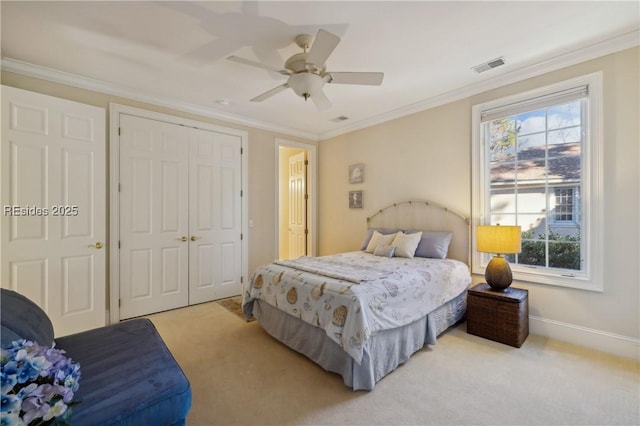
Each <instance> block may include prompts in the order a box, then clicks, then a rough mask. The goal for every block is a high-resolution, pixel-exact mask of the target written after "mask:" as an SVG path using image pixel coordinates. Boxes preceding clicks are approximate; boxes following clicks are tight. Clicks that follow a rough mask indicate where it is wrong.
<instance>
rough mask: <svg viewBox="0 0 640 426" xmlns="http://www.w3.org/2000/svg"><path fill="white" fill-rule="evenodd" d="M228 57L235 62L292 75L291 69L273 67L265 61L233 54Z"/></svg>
mask: <svg viewBox="0 0 640 426" xmlns="http://www.w3.org/2000/svg"><path fill="white" fill-rule="evenodd" d="M227 59H228V60H230V61H233V62H238V63H240V64H245V65H250V66H252V67H257V68H262V69H264V70H269V71H275V72H277V73H280V74H282V75H291V71H289V70H283V69H280V68H276V67H272V66H271V65H266V64H263V63H260V62H256V61H252V60H250V59H244V58H240V57H239V56H235V55H231V56H228V57H227Z"/></svg>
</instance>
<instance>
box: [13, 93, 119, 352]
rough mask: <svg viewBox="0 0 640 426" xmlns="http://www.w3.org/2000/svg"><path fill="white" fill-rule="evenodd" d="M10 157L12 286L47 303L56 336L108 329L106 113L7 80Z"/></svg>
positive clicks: (41, 303)
mask: <svg viewBox="0 0 640 426" xmlns="http://www.w3.org/2000/svg"><path fill="white" fill-rule="evenodd" d="M1 158H2V160H1V162H0V169H1V171H0V181H1V183H0V187H1V193H2V209H3V214H2V216H1V218H2V224H1V227H0V240H1V241H0V258H1V259H0V281H1V283H2V287H5V288H10V289H12V290H15V291H17V292H19V293H21V294H24V295H25V296H27V297H28V298H30V299H31V300H33V301H34V302H35V303H37V304H38V305H40V306H41V307H42V308H43V309H44V310H45V311H46V312H47V314H48V315H49V317H50V318H51V320H52V322H53V324H54V328H55V332H56V336H63V335H67V334H71V333H75V332H79V331H83V330H88V329H91V328H95V327H99V326H103V325H104V324H105V310H106V305H105V300H106V294H105V292H106V291H105V279H106V278H105V274H106V269H105V257H106V250H105V249H103V247H104V242H105V237H106V222H105V215H106V203H105V179H106V175H105V111H104V109H102V108H97V107H94V106H90V105H84V104H79V103H76V102H71V101H68V100H64V99H59V98H54V97H51V96H45V95H42V94H39V93H33V92H28V91H25V90H20V89H15V88H12V87H7V86H2V148H1ZM40 343H43V344H46V343H50V342H40Z"/></svg>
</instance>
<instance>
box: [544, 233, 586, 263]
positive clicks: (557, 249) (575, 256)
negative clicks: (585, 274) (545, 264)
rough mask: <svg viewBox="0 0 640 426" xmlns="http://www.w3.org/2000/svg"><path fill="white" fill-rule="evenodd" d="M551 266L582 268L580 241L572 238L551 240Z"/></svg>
mask: <svg viewBox="0 0 640 426" xmlns="http://www.w3.org/2000/svg"><path fill="white" fill-rule="evenodd" d="M549 267H551V268H562V269H573V270H578V271H579V270H580V269H581V268H580V243H578V242H570V238H562V239H561V241H550V242H549Z"/></svg>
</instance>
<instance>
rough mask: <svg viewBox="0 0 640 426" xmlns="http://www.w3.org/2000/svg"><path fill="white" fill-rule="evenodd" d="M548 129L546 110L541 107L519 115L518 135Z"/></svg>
mask: <svg viewBox="0 0 640 426" xmlns="http://www.w3.org/2000/svg"><path fill="white" fill-rule="evenodd" d="M546 129H547V119H546V115H545V110H543V109H539V110H537V111H531V112H527V113H524V114H520V115H518V136H520V135H528V134H530V133H537V132H544V131H545V130H546Z"/></svg>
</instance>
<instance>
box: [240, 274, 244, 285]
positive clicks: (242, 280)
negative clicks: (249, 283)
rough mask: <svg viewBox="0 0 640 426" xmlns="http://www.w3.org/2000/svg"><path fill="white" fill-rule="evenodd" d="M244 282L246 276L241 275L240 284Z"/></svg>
mask: <svg viewBox="0 0 640 426" xmlns="http://www.w3.org/2000/svg"><path fill="white" fill-rule="evenodd" d="M243 282H244V277H243V276H240V284H242V283H243Z"/></svg>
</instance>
